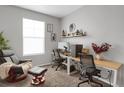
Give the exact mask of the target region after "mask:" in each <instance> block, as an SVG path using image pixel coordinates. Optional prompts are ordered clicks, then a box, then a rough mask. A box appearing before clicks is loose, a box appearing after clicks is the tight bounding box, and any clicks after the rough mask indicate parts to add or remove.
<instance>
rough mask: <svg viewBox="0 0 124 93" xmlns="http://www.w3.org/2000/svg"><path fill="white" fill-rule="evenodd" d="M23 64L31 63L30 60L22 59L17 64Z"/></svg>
mask: <svg viewBox="0 0 124 93" xmlns="http://www.w3.org/2000/svg"><path fill="white" fill-rule="evenodd" d="M25 62H32V60H31V59H24V60H19V64H22V63H25Z"/></svg>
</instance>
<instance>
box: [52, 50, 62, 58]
mask: <svg viewBox="0 0 124 93" xmlns="http://www.w3.org/2000/svg"><path fill="white" fill-rule="evenodd" d="M53 54H54V57H55V59H57V58H61V56H60V52H59V49H53Z"/></svg>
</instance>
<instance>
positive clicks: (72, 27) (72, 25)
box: [69, 23, 76, 32]
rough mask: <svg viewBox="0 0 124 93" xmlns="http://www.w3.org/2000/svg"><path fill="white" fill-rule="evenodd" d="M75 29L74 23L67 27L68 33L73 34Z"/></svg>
mask: <svg viewBox="0 0 124 93" xmlns="http://www.w3.org/2000/svg"><path fill="white" fill-rule="evenodd" d="M75 29H76V25H75V24H74V23H72V24H70V26H69V31H70V32H74V31H75Z"/></svg>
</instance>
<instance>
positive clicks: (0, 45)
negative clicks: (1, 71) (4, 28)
mask: <svg viewBox="0 0 124 93" xmlns="http://www.w3.org/2000/svg"><path fill="white" fill-rule="evenodd" d="M8 42H9V40H6V39H5V38H4V36H3V32H0V50H4V49H10V47H9V46H8Z"/></svg>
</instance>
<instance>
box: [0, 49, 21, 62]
mask: <svg viewBox="0 0 124 93" xmlns="http://www.w3.org/2000/svg"><path fill="white" fill-rule="evenodd" d="M0 57H1V59H3V61H5V62H13V63H15V64H18V63H19V59H18V57H17V56H16V55H15V54H14V53H13V51H12V50H1V51H0Z"/></svg>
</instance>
